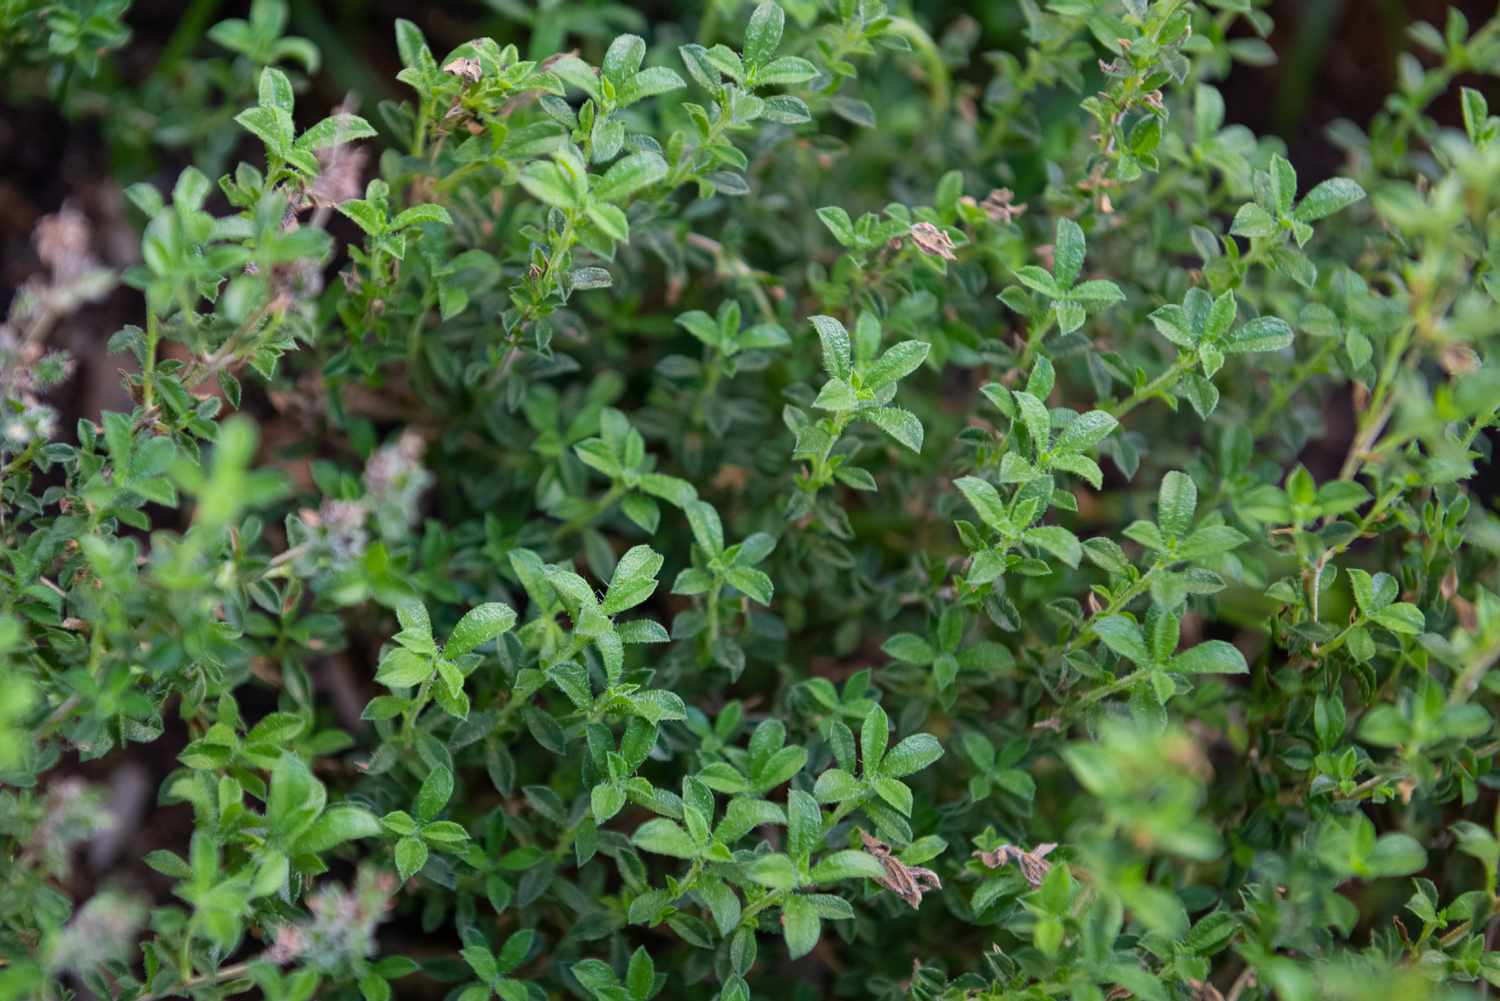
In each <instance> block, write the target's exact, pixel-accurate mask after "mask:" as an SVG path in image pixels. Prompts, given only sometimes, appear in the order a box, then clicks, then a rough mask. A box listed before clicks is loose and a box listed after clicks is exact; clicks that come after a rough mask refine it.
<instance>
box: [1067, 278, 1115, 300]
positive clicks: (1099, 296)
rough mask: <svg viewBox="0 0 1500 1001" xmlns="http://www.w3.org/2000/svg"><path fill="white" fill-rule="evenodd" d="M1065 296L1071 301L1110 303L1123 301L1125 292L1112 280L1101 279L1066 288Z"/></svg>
mask: <svg viewBox="0 0 1500 1001" xmlns="http://www.w3.org/2000/svg"><path fill="white" fill-rule="evenodd" d="M1067 297H1068V298H1069V299H1070V300H1072V301H1073V302H1088V303H1111V302H1124V301H1125V292H1124V291H1123V290H1122V289H1121V288H1120V286H1118V285H1116V284H1115V283H1114V282H1111V281H1105V280H1103V279H1095V280H1094V281H1087V282H1080V283H1079V284H1077V285H1074V286H1073V287H1072V288H1070V289H1068V291H1067Z"/></svg>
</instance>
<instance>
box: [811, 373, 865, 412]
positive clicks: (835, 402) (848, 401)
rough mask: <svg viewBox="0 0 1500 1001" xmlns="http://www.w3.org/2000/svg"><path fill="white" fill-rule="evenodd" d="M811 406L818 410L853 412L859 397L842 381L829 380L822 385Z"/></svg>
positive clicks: (857, 404)
mask: <svg viewBox="0 0 1500 1001" xmlns="http://www.w3.org/2000/svg"><path fill="white" fill-rule="evenodd" d="M812 405H813V406H815V407H817V408H818V409H819V410H831V411H834V412H838V411H841V410H853V409H855V408H856V407H858V406H859V397H858V396H856V395H855V393H854V387H853V386H851V385H849V384H848V383H847V382H845V381H844V380H843V379H829V380H828V381H827V382H825V383H823V388H822V390H820V391H819V393H818V397H817V399H815V400H813V404H812Z"/></svg>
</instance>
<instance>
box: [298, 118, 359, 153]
mask: <svg viewBox="0 0 1500 1001" xmlns="http://www.w3.org/2000/svg"><path fill="white" fill-rule="evenodd" d="M376 134H377V133H376V131H375V128H374V127H373V126H372V125H371V124H370V123H369V122H367V121H365V120H364V119H363V118H361V117H359V116H358V115H351V114H347V113H344V112H340V113H338V114H335V115H329V116H328V117H327V118H325V119H323V120H322V121H321V122H318V123H317V124H316V125H313V126H312V127H311V128H309V129H308V130H307V131H306V132H303V133H302V134H301V135H300V136H298V137H297V146H298V148H300V149H308V150H320V149H328V148H330V147H333V146H338V145H340V144H342V143H347V142H353V141H355V140H356V139H369V138H370V137H372V136H374V135H376Z"/></svg>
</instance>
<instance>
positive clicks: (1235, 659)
mask: <svg viewBox="0 0 1500 1001" xmlns="http://www.w3.org/2000/svg"><path fill="white" fill-rule="evenodd" d="M1167 666H1168V667H1169V668H1171V669H1172V670H1174V671H1181V672H1182V673H1184V674H1246V673H1248V672H1249V670H1250V668H1249V666H1248V665H1247V664H1246V663H1245V655H1244V654H1242V653H1240V651H1239V648H1238V647H1236V646H1234V645H1233V644H1232V643H1225V642H1224V641H1223V640H1205V641H1204V642H1202V643H1199V644H1198V645H1197V646H1192V647H1189V648H1188V649H1186V650H1184V651H1183V652H1182V653H1180V654H1178V655H1177V656H1176V657H1173V658H1172V659H1171V660H1170V661H1168V663H1167Z"/></svg>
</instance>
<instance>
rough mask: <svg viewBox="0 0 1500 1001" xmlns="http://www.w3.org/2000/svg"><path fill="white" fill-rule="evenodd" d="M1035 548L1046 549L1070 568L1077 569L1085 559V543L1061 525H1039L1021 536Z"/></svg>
mask: <svg viewBox="0 0 1500 1001" xmlns="http://www.w3.org/2000/svg"><path fill="white" fill-rule="evenodd" d="M1021 537H1022V538H1023V539H1025V540H1026V541H1027V542H1028V543H1030V544H1031V545H1033V546H1037V547H1040V548H1041V549H1045V550H1046V551H1047V552H1049V553H1051V554H1052V555H1053V556H1056V557H1057V558H1058V559H1060V560H1062V561H1063V562H1064V563H1066V564H1067V565H1068V566H1070V567H1074V568H1077V566H1078V562H1079V560H1081V559H1083V543H1081V542H1079V541H1078V536H1076V535H1074V534H1073V533H1072V532H1070V531H1068V530H1067V529H1066V528H1063V527H1062V526H1061V525H1038V526H1036V527H1035V528H1028V529H1027V530H1026V531H1025V532H1024V533H1022V536H1021Z"/></svg>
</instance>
